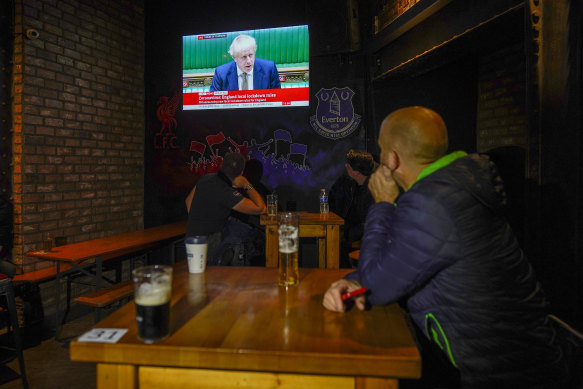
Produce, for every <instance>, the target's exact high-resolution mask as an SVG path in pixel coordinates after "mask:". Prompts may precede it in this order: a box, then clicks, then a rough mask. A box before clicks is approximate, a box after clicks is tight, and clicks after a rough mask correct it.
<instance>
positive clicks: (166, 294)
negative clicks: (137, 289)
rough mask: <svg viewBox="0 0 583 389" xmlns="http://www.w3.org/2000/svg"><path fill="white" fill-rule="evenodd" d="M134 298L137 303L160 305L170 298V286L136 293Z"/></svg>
mask: <svg viewBox="0 0 583 389" xmlns="http://www.w3.org/2000/svg"><path fill="white" fill-rule="evenodd" d="M134 300H135V302H136V304H139V305H145V306H152V305H162V304H164V303H167V302H168V301H169V300H170V288H157V289H151V290H149V291H148V292H147V293H136V295H135V297H134Z"/></svg>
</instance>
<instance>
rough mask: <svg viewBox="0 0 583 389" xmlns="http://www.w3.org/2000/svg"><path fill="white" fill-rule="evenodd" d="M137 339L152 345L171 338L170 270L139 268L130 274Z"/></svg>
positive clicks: (168, 268) (168, 267)
mask: <svg viewBox="0 0 583 389" xmlns="http://www.w3.org/2000/svg"><path fill="white" fill-rule="evenodd" d="M132 278H133V280H134V301H135V303H136V322H137V324H138V338H140V339H141V340H142V341H143V342H144V343H148V344H150V343H155V342H158V341H160V340H162V339H165V338H167V337H168V335H170V296H171V295H172V267H171V266H164V265H152V266H142V267H138V268H136V269H134V271H133V272H132Z"/></svg>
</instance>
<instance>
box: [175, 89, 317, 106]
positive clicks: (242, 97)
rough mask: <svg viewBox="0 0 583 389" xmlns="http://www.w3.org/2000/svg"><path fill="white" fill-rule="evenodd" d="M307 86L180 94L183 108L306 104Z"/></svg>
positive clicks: (308, 94) (308, 95)
mask: <svg viewBox="0 0 583 389" xmlns="http://www.w3.org/2000/svg"><path fill="white" fill-rule="evenodd" d="M309 101H310V93H309V88H285V89H256V90H248V91H228V92H227V91H225V92H201V93H198V92H193V93H184V94H183V95H182V103H183V106H184V109H212V108H245V107H285V106H308V105H309Z"/></svg>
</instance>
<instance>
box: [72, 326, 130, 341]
mask: <svg viewBox="0 0 583 389" xmlns="http://www.w3.org/2000/svg"><path fill="white" fill-rule="evenodd" d="M126 332H128V329H127V328H93V329H92V330H90V331H87V332H86V333H84V334H83V335H81V336H80V337H79V338H78V339H77V341H78V342H96V343H117V342H118V340H120V339H121V338H122V336H124V335H125V333H126Z"/></svg>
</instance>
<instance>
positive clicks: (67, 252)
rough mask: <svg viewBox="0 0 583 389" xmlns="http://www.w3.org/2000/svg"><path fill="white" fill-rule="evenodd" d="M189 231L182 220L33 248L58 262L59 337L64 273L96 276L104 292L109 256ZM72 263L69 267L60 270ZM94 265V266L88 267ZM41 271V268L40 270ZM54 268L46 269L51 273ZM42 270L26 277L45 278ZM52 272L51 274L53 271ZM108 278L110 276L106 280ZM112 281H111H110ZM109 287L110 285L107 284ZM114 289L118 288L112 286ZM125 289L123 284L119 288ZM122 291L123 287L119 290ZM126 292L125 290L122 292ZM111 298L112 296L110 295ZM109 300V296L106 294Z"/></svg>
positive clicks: (36, 254)
mask: <svg viewBox="0 0 583 389" xmlns="http://www.w3.org/2000/svg"><path fill="white" fill-rule="evenodd" d="M185 233H186V221H179V222H175V223H170V224H166V225H162V226H157V227H151V228H146V229H143V230H138V231H132V232H126V233H122V234H118V235H112V236H107V237H104V238H98V239H93V240H89V241H83V242H77V243H71V244H67V245H63V246H58V247H54V248H53V250H51V251H50V252H48V253H45V252H43V251H41V250H36V251H30V252H28V253H27V255H29V256H32V257H35V258H39V259H43V260H50V261H53V262H56V264H57V265H56V269H55V271H54V273H55V277H53V278H55V279H56V281H55V284H56V285H55V287H56V292H55V311H56V314H55V330H56V334H57V338H58V332H59V327H60V325H61V320H60V319H59V318H60V316H61V312H60V309H59V301H60V286H59V283H60V280H61V277H62V276H63V275H67V276H69V275H70V274H72V273H76V274H78V275H81V273H82V274H85V275H89V276H91V277H92V278H93V285H94V286H95V290H96V293H101V289H102V278H103V264H104V262H106V261H107V260H109V259H112V258H120V257H123V256H132V257H133V256H135V255H136V253H138V252H144V251H147V250H150V249H151V248H152V247H157V246H159V245H160V244H162V243H164V242H168V244H170V242H172V241H175V240H176V239H178V238H180V237H183V236H184V234H185ZM68 266H70V267H71V268H70V269H67V270H66V271H63V270H59V269H64V268H66V267H68ZM89 269H91V270H89ZM40 272H41V273H42V271H40ZM50 272H51V271H50V270H49V271H47V273H50ZM41 273H39V274H36V275H32V276H25V275H23V278H26V277H28V278H30V279H34V278H36V279H42V278H43V277H44V273H42V274H43V275H41ZM51 276H52V274H51ZM107 281H109V280H107ZM119 282H120V279H119V277H116V280H115V281H114V284H115V285H117V284H116V283H119ZM110 283H111V281H110ZM104 289H107V288H104ZM113 289H115V288H113ZM121 289H123V288H121V287H120V290H121ZM118 292H120V291H118ZM122 294H123V293H122ZM108 298H109V297H108ZM105 299H106V300H107V298H105ZM95 320H96V321H99V320H100V307H99V306H96V307H95Z"/></svg>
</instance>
